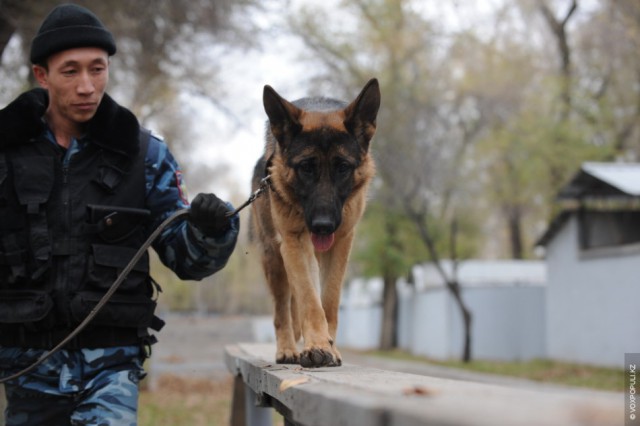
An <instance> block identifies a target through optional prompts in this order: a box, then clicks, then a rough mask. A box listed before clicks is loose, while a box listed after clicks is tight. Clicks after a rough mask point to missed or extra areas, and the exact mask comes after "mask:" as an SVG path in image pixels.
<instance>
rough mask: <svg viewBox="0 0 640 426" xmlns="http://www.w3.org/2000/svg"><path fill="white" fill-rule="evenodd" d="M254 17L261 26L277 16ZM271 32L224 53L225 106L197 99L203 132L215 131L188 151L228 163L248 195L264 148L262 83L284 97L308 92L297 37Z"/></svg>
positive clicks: (222, 192)
mask: <svg viewBox="0 0 640 426" xmlns="http://www.w3.org/2000/svg"><path fill="white" fill-rule="evenodd" d="M305 1H307V0H305ZM256 19H260V20H262V22H261V25H265V26H269V25H272V23H274V22H276V20H275V18H273V17H272V16H269V13H267V14H265V16H261V17H258V18H256ZM275 33H276V34H275V35H274V34H270V39H269V42H268V43H264V46H263V48H262V49H260V50H250V51H242V50H238V51H235V52H234V51H231V52H228V53H225V55H224V57H223V61H222V62H223V66H222V70H221V75H220V76H219V78H220V80H221V81H222V82H223V85H224V87H223V94H224V105H225V107H226V108H227V109H228V112H224V111H221V110H220V109H218V108H216V107H214V106H212V105H210V104H207V103H206V102H202V105H201V109H200V110H201V115H202V126H204V132H203V133H204V134H206V135H208V136H207V137H210V136H211V133H212V131H213V132H215V135H213V136H212V138H211V140H208V141H201V142H200V143H199V144H198V148H197V149H196V150H194V151H193V152H192V154H191V155H192V156H193V158H191V160H196V161H204V162H209V163H210V164H216V163H219V162H222V163H225V164H227V165H229V166H230V167H229V173H230V174H231V175H232V176H230V179H232V180H235V181H236V182H237V183H238V187H239V189H238V190H239V191H240V192H241V193H244V192H246V196H247V197H248V196H249V192H250V191H249V188H250V182H251V176H252V174H253V167H254V165H255V163H256V161H257V160H258V158H260V156H261V155H262V152H263V148H264V132H265V125H266V120H267V116H266V114H265V112H264V108H263V105H262V93H263V89H264V86H265V85H267V84H268V85H270V86H272V87H273V88H274V89H275V90H276V91H277V92H278V93H279V94H280V95H281V96H283V97H284V98H286V99H289V100H295V99H299V98H301V97H304V96H307V95H308V93H307V92H306V90H305V89H306V88H305V81H304V78H303V77H302V76H304V75H306V74H308V69H307V67H308V66H309V65H308V64H306V63H301V62H300V61H299V59H298V55H299V52H300V51H301V50H302V49H303V47H302V45H301V43H300V42H299V41H298V40H296V39H293V38H292V37H291V36H287V35H284V34H283V33H280V35H278V34H277V33H278V32H275ZM196 102H197V101H196ZM228 113H231V114H232V117H231V116H229V115H228ZM211 189H212V191H214V192H215V193H216V194H219V195H221V196H224V197H226V198H228V197H229V196H231V194H230V193H229V192H228V191H227V188H221V187H220V186H216V183H215V182H214V183H212V188H211ZM192 195H194V194H192Z"/></svg>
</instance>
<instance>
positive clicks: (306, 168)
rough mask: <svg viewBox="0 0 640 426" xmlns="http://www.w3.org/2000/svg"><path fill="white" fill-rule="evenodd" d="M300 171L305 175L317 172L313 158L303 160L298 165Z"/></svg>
mask: <svg viewBox="0 0 640 426" xmlns="http://www.w3.org/2000/svg"><path fill="white" fill-rule="evenodd" d="M297 169H298V173H302V174H304V175H312V174H313V173H315V170H316V167H315V164H314V162H313V160H307V161H303V162H301V163H300V164H298V166H297Z"/></svg>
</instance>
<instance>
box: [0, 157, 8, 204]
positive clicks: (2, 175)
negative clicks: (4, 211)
mask: <svg viewBox="0 0 640 426" xmlns="http://www.w3.org/2000/svg"><path fill="white" fill-rule="evenodd" d="M8 174H9V168H8V166H7V163H6V161H5V159H4V155H3V154H0V207H4V206H6V205H7V195H6V191H7V188H5V187H6V185H5V181H6V180H7V175H8Z"/></svg>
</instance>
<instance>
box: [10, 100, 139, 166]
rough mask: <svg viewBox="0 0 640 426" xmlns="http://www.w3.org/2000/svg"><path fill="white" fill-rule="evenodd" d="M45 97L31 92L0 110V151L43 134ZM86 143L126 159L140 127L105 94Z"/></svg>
mask: <svg viewBox="0 0 640 426" xmlns="http://www.w3.org/2000/svg"><path fill="white" fill-rule="evenodd" d="M48 104H49V96H48V94H47V92H46V90H44V89H33V90H30V91H28V92H25V93H23V94H21V95H20V96H18V98H16V99H15V100H14V101H13V102H11V103H10V104H9V105H8V106H7V107H6V108H4V109H2V110H0V149H3V148H7V147H10V146H13V145H17V144H21V143H25V142H28V141H30V140H32V139H34V138H37V137H38V136H40V135H41V134H42V132H43V131H44V130H45V128H46V126H45V123H44V122H43V120H42V116H43V115H44V113H45V111H46V109H47V105H48ZM86 131H87V136H88V138H89V140H90V141H91V142H93V143H95V144H97V145H99V146H100V147H102V148H104V149H106V150H109V151H114V152H117V153H120V154H123V155H126V156H133V155H136V154H137V153H138V150H139V140H138V139H139V138H138V135H139V132H140V125H139V124H138V120H137V119H136V117H135V115H133V113H132V112H131V111H129V110H128V109H126V108H123V107H121V106H120V105H118V104H117V103H116V102H115V101H114V100H113V99H112V98H111V97H110V96H109V95H107V94H105V95H104V97H103V98H102V102H101V103H100V106H99V107H98V110H97V111H96V114H95V116H94V117H93V118H92V119H91V120H89V122H88V123H87V127H86Z"/></svg>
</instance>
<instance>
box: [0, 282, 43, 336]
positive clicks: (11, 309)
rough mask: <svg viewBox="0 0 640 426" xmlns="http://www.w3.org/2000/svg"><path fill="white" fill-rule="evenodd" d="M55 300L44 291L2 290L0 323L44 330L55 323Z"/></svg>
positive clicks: (0, 293) (0, 292) (0, 294)
mask: <svg viewBox="0 0 640 426" xmlns="http://www.w3.org/2000/svg"><path fill="white" fill-rule="evenodd" d="M52 307H53V300H51V296H49V294H47V293H46V292H44V291H36V290H33V291H31V290H22V291H0V324H21V325H24V326H25V327H26V328H27V329H32V330H34V331H44V330H47V329H49V328H50V327H51V325H52V324H53V312H52V310H51V308H52Z"/></svg>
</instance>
